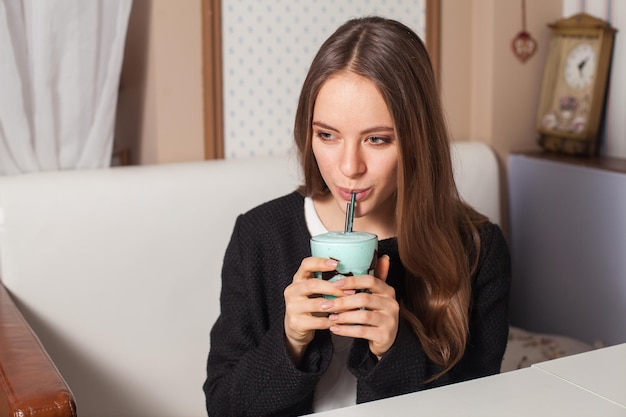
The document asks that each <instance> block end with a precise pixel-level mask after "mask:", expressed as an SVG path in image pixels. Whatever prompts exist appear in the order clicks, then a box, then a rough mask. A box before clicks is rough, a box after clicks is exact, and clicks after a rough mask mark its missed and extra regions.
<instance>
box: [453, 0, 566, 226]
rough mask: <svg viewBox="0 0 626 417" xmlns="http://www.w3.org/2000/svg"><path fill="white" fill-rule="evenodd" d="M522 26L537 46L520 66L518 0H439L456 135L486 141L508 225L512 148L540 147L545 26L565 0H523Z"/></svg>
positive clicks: (454, 135) (554, 17)
mask: <svg viewBox="0 0 626 417" xmlns="http://www.w3.org/2000/svg"><path fill="white" fill-rule="evenodd" d="M526 13H527V16H526V25H527V26H526V29H527V31H528V32H529V33H530V34H531V35H532V36H533V38H535V40H536V41H537V42H538V45H539V46H538V49H537V52H536V53H535V55H534V56H532V57H531V58H530V59H529V60H528V61H526V63H521V62H520V61H519V60H518V59H517V58H516V57H515V55H513V52H512V49H511V41H512V40H513V38H514V37H515V36H516V35H517V34H518V32H520V31H521V30H522V17H521V16H522V11H521V1H520V0H470V1H467V0H442V28H441V30H442V31H441V42H442V46H441V48H442V55H441V68H442V70H441V71H442V73H441V84H442V87H441V88H442V97H443V102H444V106H445V109H446V113H447V117H448V125H449V127H450V132H451V134H452V138H453V139H455V140H480V141H483V142H487V143H489V144H490V145H491V146H492V147H493V148H494V150H495V151H496V153H497V155H498V159H499V161H500V167H501V173H502V176H501V179H502V182H501V189H500V191H501V195H502V207H501V209H502V214H503V216H502V225H503V227H504V229H505V232H506V231H507V230H508V215H507V214H508V199H507V194H508V188H507V175H506V161H507V157H508V154H509V152H511V151H516V150H530V149H539V148H538V145H537V143H536V139H537V133H536V130H535V115H536V111H537V104H538V101H539V89H540V86H541V78H542V76H543V65H544V62H545V57H546V52H547V43H548V37H549V34H550V31H549V28H548V26H547V24H548V23H551V22H553V21H555V20H557V19H559V18H560V17H561V16H562V0H527V1H526Z"/></svg>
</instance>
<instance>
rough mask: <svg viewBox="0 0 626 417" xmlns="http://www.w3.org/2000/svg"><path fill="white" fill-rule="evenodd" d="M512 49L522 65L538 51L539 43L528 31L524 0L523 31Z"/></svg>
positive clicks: (515, 39)
mask: <svg viewBox="0 0 626 417" xmlns="http://www.w3.org/2000/svg"><path fill="white" fill-rule="evenodd" d="M511 48H512V49H513V54H515V56H516V57H517V59H519V60H520V61H521V62H522V63H525V62H526V61H528V59H529V58H530V57H531V56H533V55H534V54H535V52H536V51H537V41H536V40H534V39H533V37H532V36H531V35H530V33H528V31H527V30H526V0H522V31H521V32H519V33H518V34H517V36H515V37H514V38H513V41H512V42H511Z"/></svg>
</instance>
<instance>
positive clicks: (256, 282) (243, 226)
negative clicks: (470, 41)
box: [204, 17, 510, 416]
mask: <svg viewBox="0 0 626 417" xmlns="http://www.w3.org/2000/svg"><path fill="white" fill-rule="evenodd" d="M442 113H443V112H442V108H441V103H440V101H439V95H438V91H437V88H436V84H435V80H434V77H433V72H432V69H431V65H430V61H429V58H428V54H427V52H426V49H425V48H424V45H423V44H422V42H421V41H420V39H419V38H418V36H417V35H416V34H415V33H414V32H413V31H412V30H410V29H409V28H407V27H406V26H404V25H402V24H401V23H399V22H396V21H393V20H387V19H383V18H379V17H368V18H362V19H354V20H351V21H348V22H347V23H345V24H344V25H343V26H341V27H340V28H339V29H338V30H337V31H336V32H335V33H334V34H333V35H332V36H331V37H330V38H329V39H328V40H327V41H326V42H325V43H324V45H322V47H321V49H320V51H319V52H318V54H317V56H316V57H315V59H314V60H313V63H312V65H311V67H310V70H309V73H308V75H307V78H306V80H305V82H304V85H303V88H302V93H301V96H300V101H299V104H298V109H297V114H296V121H295V132H294V135H295V140H296V144H297V147H298V150H299V156H300V160H301V164H302V169H303V172H304V178H305V184H304V185H303V186H302V187H301V189H300V190H299V191H297V192H294V193H291V194H289V195H286V196H284V197H282V198H279V199H277V200H274V201H271V202H268V203H265V204H263V205H261V206H259V207H257V208H255V209H253V210H251V211H250V212H248V213H246V214H244V215H242V216H240V217H239V218H238V220H237V223H236V225H235V229H234V231H233V235H232V238H231V241H230V244H229V246H228V249H227V252H226V256H225V260H224V266H223V277H222V287H223V288H222V295H221V315H220V317H219V319H218V320H217V322H216V323H215V325H214V327H213V330H212V332H211V351H210V353H209V359H208V366H207V372H208V378H207V380H206V383H205V385H204V390H205V393H206V400H207V410H208V411H209V414H210V415H215V416H243V415H254V416H261V415H268V416H269V415H271V416H282V415H285V416H287V415H299V414H305V413H310V412H312V411H321V410H326V409H331V408H336V407H341V406H346V405H350V404H355V403H360V402H365V401H371V400H376V399H381V398H386V397H391V396H394V395H399V394H404V393H408V392H413V391H418V390H423V389H427V388H431V387H435V386H440V385H445V384H449V383H452V382H458V381H463V380H467V379H471V378H476V377H480V376H485V375H490V374H494V373H497V372H499V369H500V363H501V360H502V356H503V353H504V349H505V347H506V341H507V334H508V299H509V286H510V259H509V252H508V247H507V245H506V242H505V240H504V238H503V236H502V233H501V231H500V229H499V228H498V227H497V226H496V225H494V224H492V223H490V222H489V221H488V220H487V219H486V218H485V217H484V216H482V215H481V214H479V213H477V212H476V211H474V210H473V209H472V208H470V207H469V206H467V205H466V204H465V203H463V202H462V201H461V200H460V199H459V196H458V193H457V190H456V186H455V183H454V178H453V173H452V164H451V159H450V148H449V139H448V134H447V131H446V126H445V121H444V117H443V114H442ZM352 192H356V193H357V206H356V212H355V220H354V230H361V231H367V232H371V233H375V234H377V235H378V237H379V254H380V255H381V257H380V259H379V262H378V265H377V268H376V271H375V274H374V275H375V276H355V277H348V278H345V279H343V280H340V281H337V282H335V283H331V282H328V281H323V280H319V279H314V278H313V274H314V272H316V271H332V270H334V269H335V267H336V262H335V261H333V260H331V259H321V258H313V257H311V252H310V248H309V239H310V237H311V236H312V235H315V234H318V233H323V232H325V231H329V230H343V227H344V219H345V208H346V202H347V201H349V200H350V196H351V194H352ZM356 289H367V290H369V291H368V292H360V291H359V292H356V291H355V290H356ZM318 294H330V295H335V296H337V298H335V299H332V300H329V299H326V298H321V297H318V296H317V295H318Z"/></svg>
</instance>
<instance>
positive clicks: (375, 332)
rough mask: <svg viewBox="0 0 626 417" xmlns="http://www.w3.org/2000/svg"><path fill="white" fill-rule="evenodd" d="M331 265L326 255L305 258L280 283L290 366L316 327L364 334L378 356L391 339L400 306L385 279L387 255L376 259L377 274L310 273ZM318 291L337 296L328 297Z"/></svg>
mask: <svg viewBox="0 0 626 417" xmlns="http://www.w3.org/2000/svg"><path fill="white" fill-rule="evenodd" d="M336 267H337V261H334V260H332V259H324V258H314V257H310V258H305V259H304V260H303V261H302V263H301V264H300V268H299V269H298V271H297V272H296V273H295V275H294V277H293V281H292V283H291V284H290V285H289V286H288V287H287V288H285V291H284V297H285V343H286V346H287V350H288V351H289V353H290V355H291V357H292V359H293V361H294V363H296V365H298V364H299V363H300V360H301V359H302V356H303V355H304V351H305V350H306V348H307V346H308V345H309V343H311V341H312V340H313V337H314V336H315V330H318V329H319V330H321V329H330V331H332V332H333V333H335V334H337V335H341V336H350V337H358V338H363V339H367V340H369V346H370V350H371V351H372V353H374V354H375V355H376V356H378V357H379V358H380V357H381V356H382V355H383V354H384V353H385V352H387V350H389V348H390V347H391V345H393V343H394V341H395V339H396V334H397V333H398V316H399V310H400V307H399V305H398V302H397V301H396V298H395V291H394V289H393V288H392V287H391V286H389V285H387V284H386V283H385V280H386V279H387V273H388V271H389V257H388V256H382V257H380V258H379V259H378V262H377V266H376V271H375V275H376V277H378V278H376V277H374V276H371V275H363V276H356V277H355V276H353V277H346V278H343V279H340V280H338V281H335V282H329V281H324V280H321V279H316V278H315V277H314V273H315V272H325V271H333V270H335V268H336ZM312 278H313V279H312ZM364 290H367V291H364ZM319 294H327V295H334V296H335V297H337V298H335V299H332V300H328V299H326V298H322V297H320V296H319ZM329 313H330V314H329ZM355 324H357V325H359V326H355Z"/></svg>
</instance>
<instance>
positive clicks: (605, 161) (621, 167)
mask: <svg viewBox="0 0 626 417" xmlns="http://www.w3.org/2000/svg"><path fill="white" fill-rule="evenodd" d="M512 154H514V155H523V156H527V157H530V158H537V159H544V160H548V161H556V162H562V163H565V164H571V165H578V166H585V167H589V168H595V169H600V170H604V171H612V172H618V173H620V174H626V159H620V158H609V157H603V156H597V157H588V156H571V155H563V154H558V153H554V152H546V151H524V152H512Z"/></svg>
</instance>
